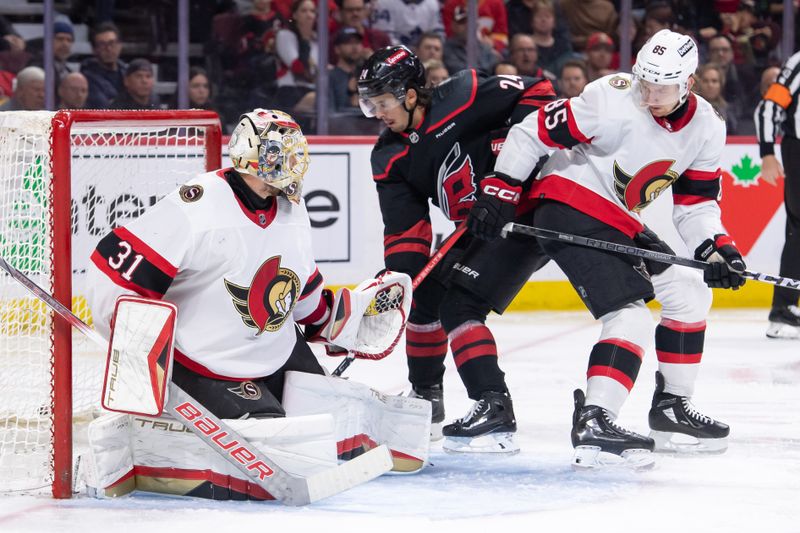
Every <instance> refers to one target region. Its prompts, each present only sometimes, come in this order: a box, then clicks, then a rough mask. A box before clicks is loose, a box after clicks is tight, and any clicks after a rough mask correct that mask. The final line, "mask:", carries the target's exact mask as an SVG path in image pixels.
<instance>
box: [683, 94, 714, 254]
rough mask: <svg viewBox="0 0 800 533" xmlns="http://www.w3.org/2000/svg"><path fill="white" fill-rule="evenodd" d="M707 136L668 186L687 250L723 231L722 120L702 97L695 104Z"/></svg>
mask: <svg viewBox="0 0 800 533" xmlns="http://www.w3.org/2000/svg"><path fill="white" fill-rule="evenodd" d="M697 119H698V120H702V121H703V124H704V126H703V127H704V128H705V129H706V131H707V137H706V140H705V143H704V144H703V147H702V148H701V149H700V151H699V154H698V156H697V157H696V158H695V160H694V161H693V162H692V163H691V164H690V165H689V168H687V169H686V170H685V171H684V172H683V173H682V174H681V175H680V177H679V178H678V180H677V181H676V182H675V184H673V186H672V192H673V195H672V198H673V204H674V208H673V212H672V218H673V222H674V224H675V227H676V228H677V230H678V233H679V234H680V235H681V238H682V239H683V241H684V242H685V243H686V247H687V248H688V249H689V251H691V252H694V250H696V249H697V247H698V246H700V244H701V243H702V242H703V241H704V240H706V239H708V238H713V236H714V235H717V234H720V233H727V232H726V231H725V228H724V227H723V226H722V221H721V215H722V213H721V211H720V207H719V203H718V202H719V200H720V199H721V195H722V192H721V176H722V174H721V169H720V158H721V156H722V150H723V147H724V146H725V138H726V129H725V122H724V121H723V120H722V119H721V117H719V115H717V113H716V112H715V111H714V110H713V109H712V108H711V106H710V105H709V104H707V103H706V102H705V101H701V102H700V104H699V105H698V117H697Z"/></svg>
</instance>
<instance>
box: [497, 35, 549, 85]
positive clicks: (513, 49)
mask: <svg viewBox="0 0 800 533" xmlns="http://www.w3.org/2000/svg"><path fill="white" fill-rule="evenodd" d="M508 52H509V53H508V56H509V59H510V60H511V63H512V64H513V65H514V66H515V67H517V71H518V73H519V75H521V76H533V77H537V78H541V77H546V78H547V79H549V80H555V75H554V74H553V73H552V72H550V71H546V70H544V69H542V68H541V67H540V66H539V64H538V61H539V52H538V50H537V49H536V43H535V42H534V40H533V35H528V34H526V33H517V34H516V35H514V36H513V37H511V42H510V43H509V46H508Z"/></svg>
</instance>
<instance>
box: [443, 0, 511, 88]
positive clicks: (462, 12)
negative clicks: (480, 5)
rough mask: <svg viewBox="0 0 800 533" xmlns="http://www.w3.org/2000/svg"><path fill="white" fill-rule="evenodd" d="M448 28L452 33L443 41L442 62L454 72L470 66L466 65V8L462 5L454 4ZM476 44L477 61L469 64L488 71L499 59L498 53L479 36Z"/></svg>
mask: <svg viewBox="0 0 800 533" xmlns="http://www.w3.org/2000/svg"><path fill="white" fill-rule="evenodd" d="M450 29H451V31H452V32H453V35H452V36H451V37H448V38H447V40H446V41H445V43H444V64H445V66H446V67H447V70H448V71H449V72H452V73H454V74H455V73H456V72H458V71H459V70H464V69H465V68H467V67H468V66H470V65H467V10H466V9H465V8H464V7H462V6H456V8H455V10H454V11H453V20H452V23H451V25H450ZM489 41H490V40H489ZM477 44H478V56H477V58H476V60H477V62H478V63H477V65H471V66H473V67H476V68H478V69H480V70H482V71H484V72H486V73H489V72H491V71H492V69H494V64H495V63H497V62H498V61H499V60H500V55H499V54H498V53H497V51H496V50H495V49H494V48H493V47H492V45H491V44H489V43H487V40H485V39H483V38H480V37H479V38H478V41H477Z"/></svg>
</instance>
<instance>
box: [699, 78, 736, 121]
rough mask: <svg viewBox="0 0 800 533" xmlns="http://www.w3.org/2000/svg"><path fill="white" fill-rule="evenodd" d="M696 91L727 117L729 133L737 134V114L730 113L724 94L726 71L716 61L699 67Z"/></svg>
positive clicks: (721, 114) (724, 117)
mask: <svg viewBox="0 0 800 533" xmlns="http://www.w3.org/2000/svg"><path fill="white" fill-rule="evenodd" d="M696 76H697V84H696V85H695V92H697V94H699V95H700V96H702V97H703V98H705V99H706V100H707V101H708V103H709V104H711V106H712V107H713V108H714V109H715V110H716V111H717V113H719V115H720V116H721V117H722V118H723V119H725V125H726V127H727V130H728V135H736V133H737V131H736V129H737V119H736V115H734V114H733V113H729V111H728V102H726V101H725V97H724V96H723V92H724V88H725V71H724V70H723V68H722V67H721V66H719V65H717V64H716V63H706V64H704V65H701V66H700V68H698V69H697V74H696Z"/></svg>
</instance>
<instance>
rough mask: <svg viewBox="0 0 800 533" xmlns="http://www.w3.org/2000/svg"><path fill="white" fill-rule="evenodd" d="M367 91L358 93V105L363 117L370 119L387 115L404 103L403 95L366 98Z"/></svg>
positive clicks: (387, 94) (389, 94)
mask: <svg viewBox="0 0 800 533" xmlns="http://www.w3.org/2000/svg"><path fill="white" fill-rule="evenodd" d="M366 93H367V91H359V96H358V105H359V106H360V107H361V112H362V113H364V116H366V117H369V118H372V117H377V116H378V115H383V114H385V113H388V112H389V111H391V110H392V109H394V108H396V107H399V106H400V105H401V104H402V103H403V101H405V99H406V97H405V94H404V95H402V96H400V97H397V96H395V95H393V94H392V93H388V92H386V93H383V94H381V95H379V96H367V94H366Z"/></svg>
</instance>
